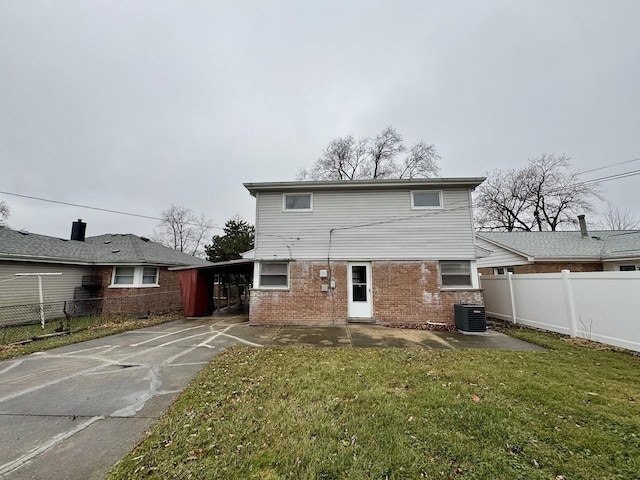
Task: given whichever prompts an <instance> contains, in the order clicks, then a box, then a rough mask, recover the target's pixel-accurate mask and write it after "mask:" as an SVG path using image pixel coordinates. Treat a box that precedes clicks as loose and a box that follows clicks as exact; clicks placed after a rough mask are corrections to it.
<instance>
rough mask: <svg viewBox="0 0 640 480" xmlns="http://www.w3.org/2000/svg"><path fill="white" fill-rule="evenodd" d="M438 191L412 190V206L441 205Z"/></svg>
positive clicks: (432, 206)
mask: <svg viewBox="0 0 640 480" xmlns="http://www.w3.org/2000/svg"><path fill="white" fill-rule="evenodd" d="M441 206H442V203H441V201H440V192H413V207H414V208H437V207H441Z"/></svg>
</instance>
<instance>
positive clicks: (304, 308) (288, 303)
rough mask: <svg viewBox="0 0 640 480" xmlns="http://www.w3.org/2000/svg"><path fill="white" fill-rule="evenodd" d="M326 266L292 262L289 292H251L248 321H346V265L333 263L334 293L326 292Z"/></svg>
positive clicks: (288, 322)
mask: <svg viewBox="0 0 640 480" xmlns="http://www.w3.org/2000/svg"><path fill="white" fill-rule="evenodd" d="M320 270H328V267H327V263H326V262H291V263H290V264H289V287H290V288H289V290H259V289H254V290H252V291H251V307H250V308H249V321H250V323H251V324H256V325H335V324H344V323H345V322H346V318H347V297H346V295H347V291H346V286H347V264H346V263H334V262H332V263H331V276H332V278H333V279H334V280H335V281H336V288H335V290H330V291H329V292H323V291H322V290H321V287H322V285H323V284H328V283H329V280H328V279H321V278H320Z"/></svg>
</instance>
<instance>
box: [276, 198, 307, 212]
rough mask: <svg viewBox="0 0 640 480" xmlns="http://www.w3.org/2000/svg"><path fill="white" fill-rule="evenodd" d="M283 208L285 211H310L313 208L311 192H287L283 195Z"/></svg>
mask: <svg viewBox="0 0 640 480" xmlns="http://www.w3.org/2000/svg"><path fill="white" fill-rule="evenodd" d="M282 209H283V210H284V211H285V212H288V211H295V212H310V211H312V210H313V195H312V194H311V193H285V194H283V195H282Z"/></svg>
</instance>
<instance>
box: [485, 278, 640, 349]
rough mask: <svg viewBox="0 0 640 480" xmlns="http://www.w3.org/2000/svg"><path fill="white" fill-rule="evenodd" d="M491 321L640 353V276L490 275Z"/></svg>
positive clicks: (487, 290) (487, 292)
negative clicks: (587, 340)
mask: <svg viewBox="0 0 640 480" xmlns="http://www.w3.org/2000/svg"><path fill="white" fill-rule="evenodd" d="M481 287H482V288H483V289H484V299H485V310H486V313H487V315H488V316H492V317H496V318H499V319H502V320H511V321H513V322H514V323H517V324H522V325H527V326H531V327H536V328H540V329H543V330H549V331H553V332H558V333H563V334H566V335H571V336H572V337H582V338H586V339H589V340H595V341H597V342H601V343H606V344H609V345H615V346H618V347H623V348H627V349H629V350H635V351H637V352H640V272H589V273H582V272H580V273H578V272H575V273H574V272H569V271H568V270H563V271H562V273H532V274H519V275H513V274H509V275H487V276H482V277H481Z"/></svg>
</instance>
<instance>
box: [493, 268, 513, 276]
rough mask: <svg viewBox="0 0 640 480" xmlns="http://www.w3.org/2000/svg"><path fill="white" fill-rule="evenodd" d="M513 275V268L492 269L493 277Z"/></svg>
mask: <svg viewBox="0 0 640 480" xmlns="http://www.w3.org/2000/svg"><path fill="white" fill-rule="evenodd" d="M500 270H502V272H500ZM509 272H511V273H514V272H515V270H514V268H513V267H493V274H494V275H506V274H507V273H509Z"/></svg>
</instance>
